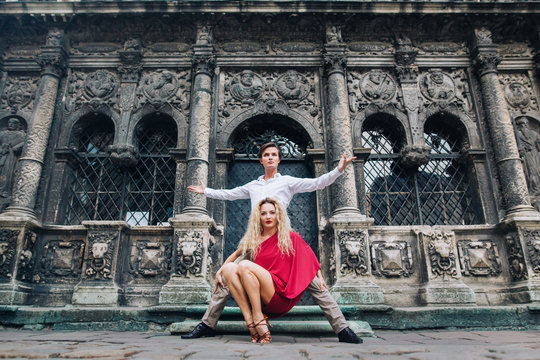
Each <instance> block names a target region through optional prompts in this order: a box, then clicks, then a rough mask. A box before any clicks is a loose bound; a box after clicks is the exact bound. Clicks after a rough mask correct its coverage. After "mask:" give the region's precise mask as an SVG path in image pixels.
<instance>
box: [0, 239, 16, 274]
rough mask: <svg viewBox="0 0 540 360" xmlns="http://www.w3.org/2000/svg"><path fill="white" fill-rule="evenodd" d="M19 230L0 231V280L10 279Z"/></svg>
mask: <svg viewBox="0 0 540 360" xmlns="http://www.w3.org/2000/svg"><path fill="white" fill-rule="evenodd" d="M19 233H20V231H19V230H8V229H0V280H3V279H11V278H12V276H13V262H14V261H15V254H16V251H17V237H18V236H19Z"/></svg>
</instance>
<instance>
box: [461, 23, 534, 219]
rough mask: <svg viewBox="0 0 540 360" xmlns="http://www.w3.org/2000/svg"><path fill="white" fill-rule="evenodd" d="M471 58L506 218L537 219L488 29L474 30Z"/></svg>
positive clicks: (498, 57)
mask: <svg viewBox="0 0 540 360" xmlns="http://www.w3.org/2000/svg"><path fill="white" fill-rule="evenodd" d="M472 59H473V64H474V66H475V70H476V72H477V75H478V79H479V81H480V87H481V91H482V98H483V103H484V110H485V113H486V117H487V123H488V126H489V132H490V136H491V139H492V142H493V144H494V146H493V152H494V155H495V161H496V167H497V173H498V176H499V183H500V185H501V189H502V192H501V193H502V194H503V198H504V206H505V210H506V219H507V220H508V219H514V218H523V217H525V218H528V217H534V218H539V219H540V217H539V216H540V214H538V213H537V212H536V211H534V208H533V207H532V206H531V203H530V199H529V192H528V191H527V182H526V180H525V173H524V172H523V166H522V162H521V159H520V157H519V152H518V147H517V143H516V137H515V134H514V128H513V126H512V121H511V118H510V113H509V112H508V106H507V104H506V100H505V98H504V92H503V89H502V87H501V84H500V82H499V77H498V71H497V65H498V64H499V62H500V61H501V57H500V55H499V54H498V51H497V46H496V45H494V44H493V42H492V39H491V32H490V31H489V30H487V29H485V28H482V29H475V31H474V37H473V48H472Z"/></svg>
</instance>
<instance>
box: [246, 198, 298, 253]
mask: <svg viewBox="0 0 540 360" xmlns="http://www.w3.org/2000/svg"><path fill="white" fill-rule="evenodd" d="M264 204H272V205H274V207H275V208H276V215H277V235H278V248H279V250H280V252H281V253H282V254H283V255H291V254H292V253H294V249H293V246H292V241H291V234H290V232H291V227H290V226H289V223H288V221H287V214H286V213H285V209H284V208H283V206H281V204H280V203H279V202H278V201H277V200H274V199H271V198H266V199H264V200H261V201H259V203H258V204H257V206H255V208H254V209H253V211H252V212H251V216H250V217H249V223H248V226H247V230H246V233H245V234H244V237H243V238H242V240H240V245H238V248H239V249H241V250H242V255H244V256H246V255H248V256H250V257H251V258H252V259H254V258H255V257H256V256H257V253H258V252H259V247H260V245H261V234H262V231H263V228H262V226H261V207H262V206H263V205H264Z"/></svg>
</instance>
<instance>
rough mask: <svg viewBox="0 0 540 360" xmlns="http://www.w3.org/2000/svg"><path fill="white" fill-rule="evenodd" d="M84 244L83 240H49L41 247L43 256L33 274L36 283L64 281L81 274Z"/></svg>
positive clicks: (69, 280) (71, 279)
mask: <svg viewBox="0 0 540 360" xmlns="http://www.w3.org/2000/svg"><path fill="white" fill-rule="evenodd" d="M84 250H85V244H84V241H83V240H72V241H65V240H50V241H48V242H47V243H46V244H45V246H44V247H43V257H42V258H41V260H40V262H39V267H38V269H37V271H36V275H35V276H34V281H35V282H36V283H47V282H55V283H58V282H60V283H64V282H73V281H74V280H78V279H79V278H80V276H81V271H82V264H83V259H84Z"/></svg>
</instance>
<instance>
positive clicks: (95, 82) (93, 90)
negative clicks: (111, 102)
mask: <svg viewBox="0 0 540 360" xmlns="http://www.w3.org/2000/svg"><path fill="white" fill-rule="evenodd" d="M117 86H118V81H117V80H116V77H115V76H114V75H113V74H112V73H110V72H108V71H105V70H98V71H96V72H93V73H91V74H89V75H88V76H87V77H86V79H85V80H84V91H85V95H86V97H87V98H88V99H93V98H99V99H108V98H110V97H111V96H112V95H113V94H114V92H115V90H116V88H117Z"/></svg>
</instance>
